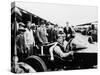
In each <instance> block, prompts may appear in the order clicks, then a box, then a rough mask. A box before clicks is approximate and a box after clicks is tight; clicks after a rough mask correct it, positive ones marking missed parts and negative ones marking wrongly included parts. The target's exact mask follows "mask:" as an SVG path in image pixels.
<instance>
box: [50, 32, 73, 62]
mask: <svg viewBox="0 0 100 75" xmlns="http://www.w3.org/2000/svg"><path fill="white" fill-rule="evenodd" d="M65 37H66V35H65V33H64V32H62V31H59V33H58V37H57V42H55V43H54V45H53V46H51V47H50V49H49V52H50V56H51V57H50V60H54V52H55V53H56V54H57V55H58V56H60V57H61V58H63V57H68V56H69V55H72V54H73V51H68V50H66V46H67V44H68V42H67V41H66V40H65Z"/></svg>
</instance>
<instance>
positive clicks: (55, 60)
mask: <svg viewBox="0 0 100 75" xmlns="http://www.w3.org/2000/svg"><path fill="white" fill-rule="evenodd" d="M97 55H98V7H96V6H85V5H71V4H56V3H39V2H21V1H19V2H17V1H16V2H12V3H11V72H13V73H18V74H20V73H34V72H51V71H69V70H82V69H97V68H98V63H97V62H98V60H97V59H98V57H97Z"/></svg>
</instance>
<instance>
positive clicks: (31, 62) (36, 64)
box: [24, 55, 47, 72]
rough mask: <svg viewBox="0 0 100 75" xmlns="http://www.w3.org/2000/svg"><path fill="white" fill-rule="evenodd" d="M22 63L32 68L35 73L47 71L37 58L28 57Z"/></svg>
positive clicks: (43, 63) (42, 62)
mask: <svg viewBox="0 0 100 75" xmlns="http://www.w3.org/2000/svg"><path fill="white" fill-rule="evenodd" d="M24 62H25V63H27V64H29V65H30V66H31V67H32V68H34V70H35V71H36V72H44V71H47V66H46V64H45V62H44V61H43V60H42V59H41V58H40V57H39V56H35V55H33V56H30V57H28V58H27V59H26V60H25V61H24Z"/></svg>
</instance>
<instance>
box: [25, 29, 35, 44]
mask: <svg viewBox="0 0 100 75" xmlns="http://www.w3.org/2000/svg"><path fill="white" fill-rule="evenodd" d="M24 37H25V45H31V44H33V43H34V42H35V40H34V36H33V31H32V30H31V29H30V30H29V29H26V32H25V33H24Z"/></svg>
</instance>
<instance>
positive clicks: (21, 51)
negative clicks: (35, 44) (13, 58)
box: [16, 22, 26, 61]
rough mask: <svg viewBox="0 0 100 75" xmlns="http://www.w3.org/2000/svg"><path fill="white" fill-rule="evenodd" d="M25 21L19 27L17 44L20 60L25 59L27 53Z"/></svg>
mask: <svg viewBox="0 0 100 75" xmlns="http://www.w3.org/2000/svg"><path fill="white" fill-rule="evenodd" d="M24 26H25V25H24V24H23V23H21V22H20V23H19V28H18V35H17V38H16V44H17V53H18V54H17V55H18V57H19V60H21V61H22V60H23V58H24V55H25V39H24V32H25V31H26V30H25V28H24Z"/></svg>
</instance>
